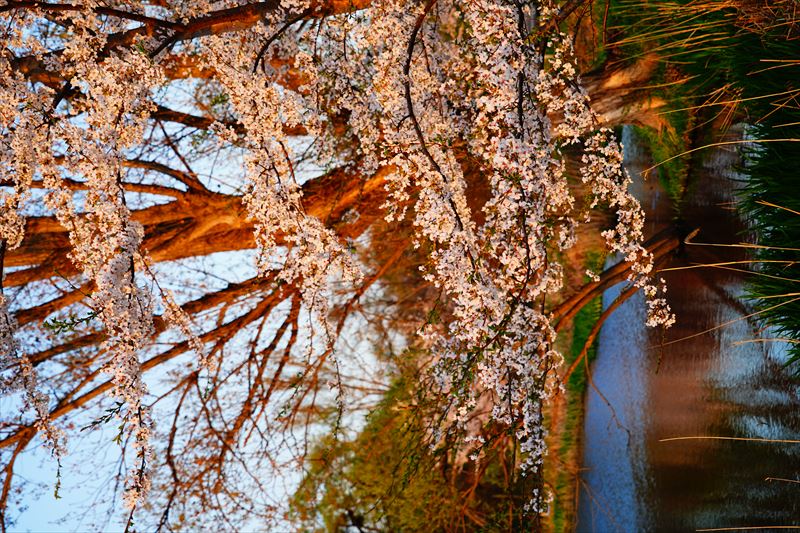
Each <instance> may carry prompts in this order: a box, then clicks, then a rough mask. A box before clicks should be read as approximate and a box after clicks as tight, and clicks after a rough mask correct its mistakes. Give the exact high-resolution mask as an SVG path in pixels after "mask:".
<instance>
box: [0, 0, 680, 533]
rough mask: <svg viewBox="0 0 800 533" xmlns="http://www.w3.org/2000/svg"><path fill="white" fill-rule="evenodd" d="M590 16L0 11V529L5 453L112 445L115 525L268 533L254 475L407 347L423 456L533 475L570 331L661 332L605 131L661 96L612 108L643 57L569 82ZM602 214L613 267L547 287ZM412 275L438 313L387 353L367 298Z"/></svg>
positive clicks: (453, 0)
mask: <svg viewBox="0 0 800 533" xmlns="http://www.w3.org/2000/svg"><path fill="white" fill-rule="evenodd" d="M591 7H592V6H591V4H589V3H586V2H584V1H581V0H567V1H565V2H557V1H550V0H542V1H523V0H425V1H415V0H372V1H370V0H266V1H263V2H252V3H247V2H243V1H236V0H231V1H228V0H224V1H209V0H199V1H186V2H184V1H181V0H152V1H149V2H141V3H128V2H116V1H113V0H112V1H105V2H95V1H74V2H64V3H55V2H45V1H28V0H2V2H0V20H1V21H2V30H0V31H2V37H1V38H0V44H2V49H1V50H0V169H1V170H0V205H1V206H2V211H0V279H2V285H0V288H2V296H0V371H1V372H2V391H3V394H4V397H5V399H4V400H3V401H4V403H3V405H4V406H7V407H4V409H3V419H2V422H0V424H1V425H0V449H1V450H2V467H3V472H4V481H3V486H2V494H1V495H0V510H2V518H3V520H2V522H3V524H4V527H5V525H6V524H8V523H10V521H11V520H13V508H14V505H15V501H17V500H15V494H18V493H17V492H16V491H15V490H14V487H15V486H16V485H15V484H16V483H18V482H19V481H18V480H17V479H15V477H14V469H15V462H16V461H17V459H18V458H19V456H20V454H22V453H23V452H25V450H26V449H28V448H29V447H30V446H31V445H32V443H34V442H39V441H40V442H43V443H44V444H45V445H46V446H47V447H48V448H49V450H51V453H52V455H53V457H54V459H55V462H56V463H57V464H58V465H60V464H61V462H62V461H63V460H64V459H65V458H66V457H68V456H67V452H68V451H69V452H73V450H71V446H70V443H69V442H68V440H67V439H68V435H69V434H74V435H83V433H81V432H80V431H78V429H79V428H80V427H83V428H84V429H85V430H86V431H102V429H103V427H105V426H109V425H110V426H113V427H114V428H117V427H118V432H117V434H116V439H115V440H117V442H118V443H119V444H120V446H121V448H122V456H121V459H120V466H119V476H120V479H121V480H122V481H121V485H120V488H119V491H112V492H114V494H113V495H112V497H115V496H116V492H119V493H121V495H122V497H123V499H124V502H125V505H126V507H127V509H128V513H129V516H130V517H133V513H134V511H135V510H137V509H139V511H138V512H139V513H140V514H143V515H146V516H149V517H150V518H149V519H148V520H150V521H151V522H152V524H153V525H154V526H157V527H158V528H162V527H164V528H170V527H178V526H183V527H191V526H192V524H195V525H198V524H205V525H208V524H212V523H220V524H223V525H226V526H227V527H235V526H236V525H237V524H241V523H244V522H245V521H248V520H249V521H252V520H259V521H261V520H263V521H269V520H273V519H275V518H276V517H279V516H280V502H279V501H277V500H278V499H279V498H276V500H272V499H271V494H275V493H274V491H273V488H272V487H271V485H270V482H269V481H268V480H269V479H270V476H272V475H274V473H275V472H277V471H279V470H281V469H286V468H291V467H292V466H293V465H294V466H296V465H297V462H298V461H300V460H301V459H302V457H303V455H304V450H305V449H306V446H307V445H308V439H309V438H310V436H311V435H312V434H313V429H311V428H312V426H313V424H314V423H315V422H317V421H319V419H320V417H327V419H328V420H329V421H332V422H331V423H332V424H333V425H334V426H335V427H339V426H341V424H342V422H343V421H344V420H347V417H348V416H349V415H348V413H350V412H352V410H354V409H359V408H361V407H363V405H362V403H360V402H361V400H359V399H364V398H366V397H369V396H370V395H375V394H380V391H381V379H380V378H379V377H374V379H373V377H370V376H366V375H359V373H360V372H363V368H364V365H359V364H356V363H354V362H353V358H354V357H356V356H357V355H358V353H363V350H364V349H363V347H362V348H356V349H349V350H348V349H347V348H346V347H345V346H343V341H345V342H346V341H348V340H352V339H355V338H360V337H359V335H360V336H362V337H364V338H369V339H372V340H373V341H374V340H375V338H377V337H380V339H382V341H381V342H392V343H399V345H409V344H413V345H415V346H417V347H419V348H421V349H424V350H425V353H427V354H429V356H427V357H426V358H424V359H423V360H421V361H419V367H420V384H421V387H420V388H421V390H423V391H424V396H425V398H426V399H427V400H429V401H430V403H431V405H434V406H435V408H434V409H433V410H432V411H430V412H428V413H426V415H425V416H426V417H427V418H426V419H427V420H428V425H427V427H428V428H429V434H428V437H427V440H428V442H427V444H428V445H429V446H431V447H432V448H436V447H437V446H441V445H442V443H443V442H444V441H445V440H446V439H449V438H451V437H452V436H454V435H458V436H460V439H461V440H460V442H461V444H460V445H459V446H460V447H461V449H462V450H463V451H464V453H468V454H469V455H470V456H472V457H474V458H479V457H480V455H481V450H482V449H483V447H484V446H485V445H486V442H487V438H490V436H487V435H486V433H485V432H484V431H483V430H482V429H481V428H482V427H484V426H485V425H486V424H487V423H488V422H491V423H492V424H493V425H495V426H499V427H505V428H509V430H510V431H511V432H512V434H513V436H514V439H515V441H516V443H517V446H518V448H519V453H520V457H521V459H520V461H519V462H518V465H517V466H518V468H519V469H520V471H521V472H522V473H524V474H528V475H530V474H535V473H536V472H537V471H538V470H539V469H540V465H541V461H542V459H543V457H544V455H545V451H546V450H545V446H544V429H543V425H542V408H543V406H544V405H545V403H546V402H547V401H548V398H549V397H550V396H551V395H552V394H553V392H554V391H555V390H556V389H557V388H558V386H559V380H558V372H559V368H560V365H561V362H562V360H561V356H560V355H559V353H558V352H557V350H556V349H555V347H554V342H555V339H556V336H557V332H558V330H559V329H561V328H562V327H563V324H564V323H565V321H567V320H569V318H570V317H571V316H572V315H574V313H575V312H576V311H577V309H579V308H580V305H582V303H585V302H586V301H587V298H590V297H591V296H592V294H594V292H596V291H597V290H599V289H602V287H604V286H607V284H608V283H610V282H612V281H617V280H623V279H627V280H629V281H630V283H631V284H632V285H633V286H634V287H637V288H642V289H643V290H644V291H645V293H646V295H647V296H648V302H649V307H650V315H649V321H648V323H649V324H650V325H653V326H655V325H664V326H668V325H669V324H670V323H671V322H672V320H673V318H672V315H671V314H670V312H669V309H668V308H667V307H666V303H665V301H664V299H663V297H662V296H661V292H662V290H663V287H662V286H661V284H660V282H658V281H657V280H653V279H652V278H651V276H650V275H651V271H652V268H653V262H654V259H657V258H658V257H660V256H661V255H663V254H665V253H666V252H667V251H668V250H669V249H671V246H673V245H674V243H673V241H674V239H673V240H670V239H666V240H661V241H654V243H653V244H654V245H653V246H646V245H645V244H644V243H643V230H642V228H643V214H642V210H641V208H640V206H639V204H638V203H637V201H636V200H635V199H634V198H633V196H632V195H631V193H630V192H629V191H628V186H629V185H630V183H631V178H630V177H629V176H628V175H627V173H626V171H625V170H624V168H623V167H622V147H621V146H620V144H619V143H618V141H617V140H616V139H615V137H614V135H613V133H612V131H611V130H610V129H608V126H609V125H612V124H614V123H619V122H621V121H622V120H624V119H625V118H624V117H623V116H622V110H623V109H624V110H626V111H627V112H629V113H633V114H634V116H633V117H632V118H633V119H636V120H639V121H641V122H648V121H652V120H654V119H653V118H652V116H651V115H648V113H647V111H648V110H649V109H651V108H653V107H655V106H657V105H658V102H657V101H654V100H652V99H644V98H642V99H636V98H632V96H633V95H637V96H638V95H640V94H641V92H638V93H635V92H634V90H635V89H636V85H637V83H638V81H639V80H638V79H637V76H642V75H644V76H646V75H647V72H646V68H645V69H644V70H642V69H643V67H642V64H638V65H637V66H636V68H633V69H629V70H627V71H616V72H615V73H614V75H609V72H598V73H596V74H594V75H592V76H588V77H586V79H584V80H582V78H581V76H580V75H579V66H578V61H577V59H576V57H575V51H574V50H573V37H574V36H573V35H572V34H568V33H563V32H564V31H565V28H567V27H568V25H567V24H566V23H567V22H568V21H575V20H580V19H581V17H582V16H585V15H586V13H587V12H588V11H589V10H590V9H591ZM645 66H646V64H645ZM590 94H591V96H592V98H590ZM622 101H624V102H625V106H623V105H622V103H621V102H622ZM628 118H631V117H628ZM567 153H577V154H579V159H580V161H581V164H580V165H579V167H580V168H579V170H578V171H577V172H576V173H574V174H572V173H570V172H567V165H566V158H567V156H566V154H567ZM575 184H578V185H579V186H580V187H581V190H582V191H584V192H585V197H583V196H580V195H577V194H576V193H575ZM608 212H610V213H612V214H613V216H612V218H611V219H610V220H611V222H610V224H609V225H608V227H607V228H606V229H605V230H604V231H603V232H602V238H603V239H604V241H605V243H606V245H607V248H608V250H609V251H610V252H614V253H617V254H619V255H620V258H621V263H620V266H619V267H617V268H615V269H611V270H609V271H607V272H605V273H603V274H602V275H600V273H593V276H596V280H595V281H593V282H592V283H590V284H589V285H587V286H586V287H583V288H581V289H580V290H571V292H570V290H567V289H571V288H567V289H565V287H564V275H563V271H564V265H563V263H562V261H563V257H565V255H564V254H565V253H566V251H568V250H569V249H570V248H571V247H573V246H574V244H575V242H576V232H578V231H579V230H580V228H581V227H583V226H584V225H586V223H588V222H589V220H590V219H591V218H592V217H597V216H600V217H601V218H602V217H604V216H605V215H604V213H608ZM603 220H605V219H604V218H603ZM670 243H672V244H670ZM409 268H411V269H415V270H417V271H418V274H414V275H409V277H408V278H407V279H417V280H418V281H419V282H420V283H423V282H424V283H425V284H426V285H425V286H426V287H427V288H426V289H425V290H426V292H425V296H426V298H428V301H429V303H431V304H432V306H429V308H428V310H429V311H430V309H435V308H438V309H443V310H445V313H446V317H447V319H446V320H444V321H435V320H431V319H430V312H428V313H427V317H426V315H425V313H421V314H420V315H421V316H419V317H416V318H417V319H416V320H415V319H414V317H406V318H408V323H409V324H410V325H408V327H407V328H405V330H404V331H400V332H398V331H395V332H394V333H392V332H388V331H387V328H386V327H385V324H384V323H383V321H382V320H381V319H380V318H375V317H374V316H372V317H371V315H370V312H369V309H370V305H372V304H370V303H369V302H374V305H378V303H380V302H382V301H383V300H382V295H384V294H385V285H382V284H384V283H385V279H386V275H387V273H388V272H391V271H394V272H397V271H401V270H402V269H409ZM564 294H568V295H569V297H568V298H566V299H565V298H564V297H563V296H564ZM384 303H385V302H384ZM384 311H385V310H384ZM412 322H413V323H412ZM397 335H400V336H401V337H403V338H402V340H397V338H395V337H397ZM376 342H377V341H376ZM401 356H402V355H401ZM378 366H379V365H378ZM378 373H379V370H378ZM20 406H22V407H23V410H22V411H21V412H20V413H16V412H15V411H16V409H17V408H18V407H20ZM476 413H481V415H480V416H476ZM69 436H72V435H69ZM59 472H60V466H59ZM544 500H545V495H544V494H543V493H542V490H541V487H539V488H537V489H534V491H533V493H532V494H531V495H530V512H531V513H533V514H536V513H538V512H541V511H542V510H543V509H544V504H543V502H544ZM143 520H144V518H143ZM128 523H129V524H130V523H131V521H130V520H129V521H128Z"/></svg>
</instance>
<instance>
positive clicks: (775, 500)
mask: <svg viewBox="0 0 800 533" xmlns="http://www.w3.org/2000/svg"><path fill="white" fill-rule="evenodd" d="M623 140H624V141H625V145H626V150H627V152H628V154H627V158H628V161H627V162H628V166H629V169H630V170H631V172H632V174H633V173H636V172H638V171H639V170H640V169H642V168H645V167H646V166H648V165H649V164H650V162H649V161H648V160H646V158H645V157H644V155H643V154H642V153H641V152H640V151H639V150H637V146H636V144H635V140H634V139H632V138H631V134H630V131H628V130H626V133H625V136H624V138H623ZM700 159H701V160H700V161H698V162H696V163H695V166H694V167H693V168H692V169H691V174H690V175H691V177H692V186H691V188H690V191H689V195H688V196H687V200H686V204H685V206H684V207H683V209H682V215H683V218H684V219H685V220H686V225H687V227H689V228H694V227H699V228H700V229H701V231H700V233H699V234H698V236H697V237H696V238H695V239H694V241H696V242H701V243H737V242H740V241H741V240H742V239H743V238H745V235H744V230H745V227H744V225H743V224H742V223H741V222H740V221H739V220H737V218H736V216H735V213H734V212H733V211H732V210H731V209H730V207H731V206H730V203H731V201H732V200H733V192H732V191H733V189H734V187H735V184H736V181H735V180H736V176H735V174H734V173H733V171H732V168H733V166H734V164H735V163H736V162H737V161H736V153H735V151H732V150H724V149H718V150H715V151H713V152H709V153H707V154H705V155H704V156H703V157H702V158H700ZM653 181H655V180H653ZM637 194H638V195H639V197H640V198H641V200H642V203H643V205H644V206H645V207H646V208H647V210H648V215H649V216H650V222H649V223H648V232H649V233H652V232H655V231H657V230H659V229H660V228H663V227H664V226H665V225H666V224H669V223H670V222H671V219H672V217H673V215H672V210H671V208H670V206H669V202H668V201H667V199H666V198H665V195H664V194H663V192H662V191H661V190H660V188H659V187H658V186H657V184H656V183H653V182H649V183H646V184H645V185H641V186H639V190H638V191H637ZM743 259H745V257H744V255H743V254H742V252H741V250H739V249H736V248H724V247H712V246H688V247H686V250H685V253H684V254H683V255H682V257H679V258H677V259H675V260H673V262H672V264H671V265H670V266H672V267H675V266H690V265H694V264H697V263H713V262H721V261H735V260H743ZM731 267H733V268H739V267H741V265H732V266H731ZM663 276H664V278H666V280H667V283H668V286H669V293H668V300H669V302H670V305H671V306H672V308H673V310H674V312H675V313H676V315H677V323H676V325H675V326H673V327H672V328H671V329H669V330H668V331H666V332H662V331H660V330H652V329H649V328H646V327H644V326H643V324H644V317H645V302H644V299H643V298H642V297H641V295H638V294H637V295H636V296H634V297H633V298H631V299H630V300H628V301H627V302H626V303H625V304H623V305H622V306H620V307H619V309H618V310H617V311H616V312H615V313H614V315H612V317H610V318H609V320H608V321H607V322H606V324H605V325H604V327H603V329H602V331H601V333H600V335H599V350H598V356H597V359H596V361H595V363H594V366H593V374H592V375H593V382H594V385H595V387H596V389H593V388H591V387H590V389H589V392H588V394H587V403H586V421H585V428H584V431H585V439H584V446H585V449H584V465H583V468H584V470H583V471H582V472H581V476H580V480H579V482H580V495H579V508H578V515H579V516H578V524H577V530H578V531H581V532H583V531H598V532H613V531H623V532H629V531H630V532H633V531H664V532H673V531H674V532H679V531H695V530H698V529H704V528H732V527H748V526H787V525H800V445H798V444H789V443H766V442H747V441H735V440H711V439H696V440H677V441H667V442H664V441H663V439H667V438H672V437H696V436H725V437H736V438H757V439H789V440H798V439H800V409H798V408H799V407H800V395H799V394H800V387H798V382H797V381H796V380H794V379H792V377H791V374H790V373H789V372H788V371H787V370H786V369H785V368H784V367H783V363H784V362H785V350H784V347H783V346H782V345H781V344H780V343H777V342H769V341H765V340H764V339H768V338H770V337H772V336H773V335H771V333H770V332H769V331H759V329H758V325H757V324H756V323H755V322H753V320H752V319H750V320H748V319H746V318H743V317H745V316H746V315H747V314H749V313H751V312H752V310H749V309H747V308H746V307H745V306H744V305H742V303H741V302H742V298H741V297H742V295H743V293H744V290H745V287H744V281H745V280H744V276H745V274H743V273H740V272H736V271H732V270H728V269H723V268H701V269H686V270H677V271H670V272H664V273H663ZM621 288H622V285H619V286H617V287H614V288H611V289H609V290H608V291H606V293H605V294H604V295H603V304H604V306H608V305H609V304H610V303H611V302H612V301H613V299H614V298H615V297H616V295H617V294H618V293H619V291H620V290H621ZM728 322H730V324H729V325H727V326H725V327H721V328H717V327H718V326H720V325H721V324H725V323H728ZM712 328H717V329H713V331H709V332H707V333H703V334H700V335H698V333H701V332H703V331H705V330H708V329H712ZM692 335H696V336H694V337H692V338H690V339H686V340H682V341H680V342H674V343H671V344H670V342H671V341H675V340H677V339H682V338H684V337H689V336H692ZM598 391H599V392H598ZM601 394H602V396H601ZM772 478H780V479H772Z"/></svg>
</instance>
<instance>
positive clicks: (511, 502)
mask: <svg viewBox="0 0 800 533" xmlns="http://www.w3.org/2000/svg"><path fill="white" fill-rule="evenodd" d="M415 374H416V371H415V370H414V369H412V368H411V367H409V368H407V369H406V370H405V371H404V372H403V373H402V374H400V375H398V376H397V378H396V379H395V381H394V383H393V385H392V387H391V388H390V390H389V391H388V393H387V394H386V395H385V397H384V399H383V400H382V402H381V404H380V405H379V406H378V407H377V408H376V409H375V410H374V411H373V412H372V413H371V414H370V416H369V417H368V420H367V423H366V425H365V427H364V428H363V429H362V430H361V431H360V432H359V433H358V435H357V436H355V438H353V439H352V440H341V438H337V437H336V436H335V435H334V433H333V432H332V433H331V434H329V435H327V436H325V437H324V438H323V439H322V440H321V441H320V442H319V443H318V445H317V446H316V447H315V449H314V451H313V452H312V454H311V456H310V457H309V458H307V460H306V464H307V465H308V467H307V470H306V473H305V477H304V479H303V481H302V483H301V484H300V486H299V488H298V490H297V491H296V492H295V494H294V496H293V498H292V502H291V509H292V510H291V513H292V516H291V518H292V520H294V521H298V522H300V523H302V524H304V527H305V528H306V530H308V531H331V532H333V531H345V530H348V528H351V530H356V529H358V528H361V530H363V531H485V532H487V533H489V532H493V531H507V530H509V527H511V528H513V529H514V530H515V531H526V530H528V525H527V524H528V522H527V520H526V519H525V517H523V516H522V507H523V505H524V504H525V503H526V502H527V501H528V500H529V498H530V494H531V493H530V491H528V492H526V490H527V487H526V483H525V480H517V481H514V480H511V479H509V476H510V475H512V474H511V471H512V469H511V467H510V464H507V463H505V462H504V461H505V460H507V459H508V455H509V454H508V453H506V452H508V448H507V447H506V448H503V447H502V446H501V447H500V448H501V449H502V450H503V452H502V453H501V454H500V455H499V456H498V455H497V454H492V453H487V461H486V462H482V463H481V464H479V465H475V464H474V463H471V462H470V463H468V465H467V467H465V468H463V469H462V468H459V467H455V466H454V464H455V457H454V452H453V450H454V449H455V448H456V447H455V446H444V447H442V448H440V449H437V450H436V451H432V450H430V449H429V448H428V446H427V445H426V444H425V443H426V442H427V441H428V440H429V438H428V437H429V435H428V432H427V429H426V426H425V423H424V422H423V420H424V417H422V416H421V407H420V406H419V399H418V398H417V397H416V395H415V393H414V392H413V391H414V390H415V386H416V385H417V383H418V377H417V376H416V375H415ZM504 465H505V466H504Z"/></svg>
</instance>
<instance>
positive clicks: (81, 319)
mask: <svg viewBox="0 0 800 533" xmlns="http://www.w3.org/2000/svg"><path fill="white" fill-rule="evenodd" d="M96 316H97V313H96V312H95V311H92V312H91V313H89V314H87V315H86V316H77V315H69V316H67V318H63V319H60V318H51V319H49V320H45V321H44V328H45V329H47V330H49V331H51V332H53V334H55V335H61V334H62V333H72V332H73V331H75V328H77V327H78V326H80V325H81V324H84V323H88V322H89V321H90V320H92V319H93V318H94V317H96Z"/></svg>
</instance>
